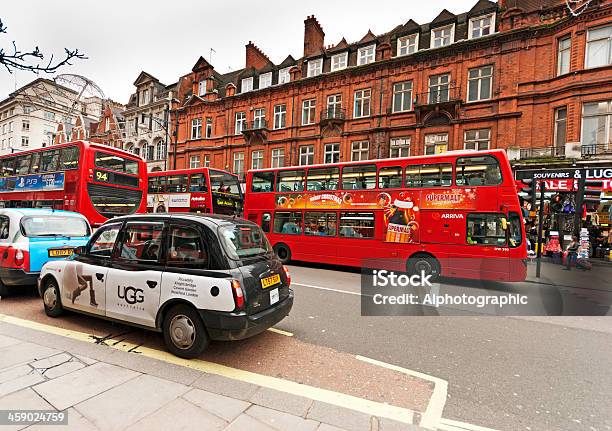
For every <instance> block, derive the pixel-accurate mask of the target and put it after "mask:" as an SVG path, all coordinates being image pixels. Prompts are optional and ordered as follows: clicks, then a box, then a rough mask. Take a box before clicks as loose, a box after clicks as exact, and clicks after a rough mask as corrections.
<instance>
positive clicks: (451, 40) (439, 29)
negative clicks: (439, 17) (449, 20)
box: [430, 23, 455, 48]
mask: <svg viewBox="0 0 612 431" xmlns="http://www.w3.org/2000/svg"><path fill="white" fill-rule="evenodd" d="M448 29H450V38H449V42H448V43H442V44H440V45H438V46H436V40H438V39H440V40H442V41H444V40H445V39H446V36H443V35H440V36H436V32H444V31H445V30H448ZM454 41H455V24H454V23H453V24H449V25H445V26H443V27H436V28H432V29H431V44H430V45H431V46H430V48H442V47H444V46H449V45H452V44H453V43H454Z"/></svg>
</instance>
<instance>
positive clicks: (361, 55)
mask: <svg viewBox="0 0 612 431" xmlns="http://www.w3.org/2000/svg"><path fill="white" fill-rule="evenodd" d="M375 54H376V45H368V46H364V47H362V48H359V50H358V51H357V64H358V65H359V66H361V65H362V64H370V63H374V59H375Z"/></svg>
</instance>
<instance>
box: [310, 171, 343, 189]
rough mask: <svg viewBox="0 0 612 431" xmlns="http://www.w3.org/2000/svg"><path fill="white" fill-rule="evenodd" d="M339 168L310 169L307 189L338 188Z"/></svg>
mask: <svg viewBox="0 0 612 431" xmlns="http://www.w3.org/2000/svg"><path fill="white" fill-rule="evenodd" d="M339 179H340V169H339V168H317V169H310V170H309V171H308V177H307V179H306V190H308V191H320V190H338V180H339Z"/></svg>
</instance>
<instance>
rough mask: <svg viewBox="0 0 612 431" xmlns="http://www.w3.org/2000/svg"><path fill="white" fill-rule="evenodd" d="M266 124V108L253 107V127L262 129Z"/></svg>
mask: <svg viewBox="0 0 612 431" xmlns="http://www.w3.org/2000/svg"><path fill="white" fill-rule="evenodd" d="M265 125H266V110H265V109H264V108H256V109H253V129H263V128H264V127H265Z"/></svg>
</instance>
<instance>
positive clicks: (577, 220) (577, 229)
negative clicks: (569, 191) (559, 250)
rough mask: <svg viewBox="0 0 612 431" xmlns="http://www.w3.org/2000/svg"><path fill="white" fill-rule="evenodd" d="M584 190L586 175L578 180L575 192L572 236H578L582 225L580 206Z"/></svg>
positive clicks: (582, 201)
mask: <svg viewBox="0 0 612 431" xmlns="http://www.w3.org/2000/svg"><path fill="white" fill-rule="evenodd" d="M585 188H586V175H584V174H583V175H581V176H580V179H579V180H578V190H577V191H576V211H575V212H574V236H576V237H577V236H578V235H580V225H581V224H582V204H583V203H584V189H585Z"/></svg>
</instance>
